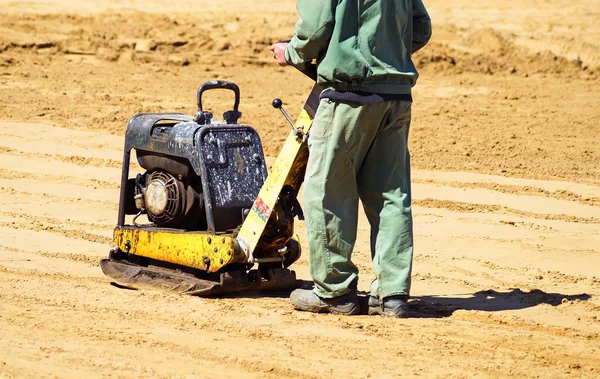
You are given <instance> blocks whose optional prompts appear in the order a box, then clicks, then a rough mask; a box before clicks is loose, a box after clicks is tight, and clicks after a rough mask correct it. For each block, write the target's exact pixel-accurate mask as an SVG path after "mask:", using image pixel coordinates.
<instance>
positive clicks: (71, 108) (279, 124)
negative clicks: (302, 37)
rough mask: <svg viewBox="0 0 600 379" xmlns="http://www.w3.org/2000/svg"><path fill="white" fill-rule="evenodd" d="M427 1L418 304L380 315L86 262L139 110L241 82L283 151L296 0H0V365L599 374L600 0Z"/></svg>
mask: <svg viewBox="0 0 600 379" xmlns="http://www.w3.org/2000/svg"><path fill="white" fill-rule="evenodd" d="M425 3H426V5H427V6H428V8H429V9H430V12H431V15H432V18H433V19H434V23H435V31H434V38H433V40H432V42H431V44H430V45H429V46H428V47H427V48H426V49H424V51H422V52H419V53H418V54H417V55H416V56H415V61H416V62H417V63H418V65H419V68H420V71H421V74H422V77H421V79H420V82H419V85H418V87H417V88H416V89H415V94H414V95H415V105H414V108H413V114H414V117H413V120H414V123H413V126H412V129H411V142H410V143H411V149H412V154H413V162H414V168H415V172H414V184H413V193H414V197H415V201H414V214H415V233H416V244H417V249H416V253H415V264H414V286H413V298H412V300H411V302H410V307H411V312H412V314H413V315H414V317H413V318H411V319H407V320H389V319H381V318H376V317H368V316H357V317H339V316H333V315H314V314H305V313H300V312H295V311H293V310H292V308H291V306H290V305H289V303H288V299H287V298H285V297H277V296H275V297H256V296H247V297H240V298H234V299H231V298H230V299H199V298H191V297H182V296H178V295H173V294H167V293H156V292H141V291H128V290H123V289H119V288H116V287H113V286H111V285H110V284H109V280H108V279H107V278H106V277H104V276H103V275H102V273H101V271H100V269H99V267H98V260H99V259H100V258H103V257H105V256H106V255H107V253H108V250H109V249H110V247H111V234H112V228H113V227H114V224H115V221H116V212H117V198H118V189H119V185H118V182H119V173H120V167H119V165H120V159H121V154H122V151H121V148H122V145H123V137H122V135H123V131H124V129H125V124H126V122H127V120H128V119H129V117H131V116H132V115H133V114H135V113H138V112H162V111H181V112H186V113H189V114H191V113H193V112H194V111H195V109H194V96H195V90H196V87H197V86H198V85H199V84H200V83H202V82H204V81H206V80H210V79H213V78H221V79H228V80H233V81H235V82H237V83H238V84H239V85H240V87H241V88H242V95H243V100H242V105H241V110H242V112H243V113H244V117H243V119H242V120H243V121H244V122H246V123H249V124H251V125H253V126H255V127H256V128H257V129H258V130H259V132H260V133H261V135H262V138H263V143H264V145H265V150H266V152H267V153H268V154H269V155H276V153H277V151H278V149H279V147H280V145H281V143H282V141H283V139H284V138H285V136H286V135H287V133H288V126H287V125H286V124H285V122H284V120H283V119H282V117H281V116H280V115H279V114H278V112H276V111H275V110H273V109H272V108H271V107H270V105H269V104H270V101H271V100H272V98H273V97H276V96H277V97H281V98H282V99H283V100H284V102H285V103H286V105H287V108H288V111H289V112H290V113H292V114H297V112H298V111H299V109H300V106H301V104H302V103H303V101H304V98H305V96H306V94H307V91H308V89H309V88H310V83H309V81H308V80H307V79H305V78H303V77H302V76H301V75H300V74H298V73H296V72H294V71H293V70H291V69H280V68H278V67H276V66H274V64H273V63H272V62H271V54H270V53H269V51H268V46H269V45H270V43H271V42H273V41H277V40H280V39H284V38H286V37H287V36H288V35H289V34H290V33H291V32H292V26H293V23H294V21H295V17H296V15H295V10H294V1H292V0H282V1H279V2H276V3H274V2H267V1H241V0H225V1H189V0H187V1H178V2H171V1H164V0H146V1H98V0H93V1H85V2H76V1H72V0H66V1H57V0H54V1H53V0H48V1H43V2H42V1H23V2H14V1H1V0H0V9H1V10H0V19H1V20H2V22H1V23H0V189H1V190H2V192H3V194H4V196H2V197H0V236H1V237H0V330H1V332H0V377H8V378H12V377H18V378H20V377H36V378H37V377H140V376H141V377H263V378H271V377H272V378H275V377H306V378H312V377H314V378H317V377H318V378H321V377H356V378H363V377H373V378H380V377H395V376H400V375H406V376H414V375H422V376H452V377H472V376H480V377H506V376H517V377H567V376H568V377H572V376H575V377H598V375H599V373H598V372H599V371H600V319H599V317H600V168H599V167H600V166H598V161H599V160H600V129H599V125H600V110H599V106H600V69H599V67H598V63H599V62H600V44H599V42H598V41H600V13H599V9H600V2H599V1H597V0H590V1H583V2H572V1H566V0H557V1H549V0H532V1H528V2H523V1H516V0H507V1H504V2H500V3H498V2H495V1H488V0H485V1H478V2H473V1H467V0H453V1H441V0H429V1H426V2H425ZM523 3H525V4H523ZM228 101H229V99H228V97H227V94H226V93H225V94H221V93H217V94H215V95H214V97H213V98H212V104H213V105H214V108H216V109H223V110H225V109H224V108H225V107H227V106H228V104H227V102H228ZM361 217H362V218H361V221H360V231H359V242H358V244H357V247H356V252H355V261H356V262H357V264H358V266H359V267H360V269H361V282H360V289H361V290H367V289H368V284H369V282H370V279H371V275H372V271H371V267H370V262H369V253H368V241H367V239H368V234H369V233H368V225H367V222H366V219H364V216H361ZM298 228H299V233H300V235H304V232H305V231H304V225H303V224H302V223H299V225H298ZM304 249H305V251H308V248H307V246H304ZM295 267H296V270H297V272H298V275H299V276H300V277H302V278H305V279H309V275H308V267H307V259H306V255H305V256H304V257H303V258H302V259H301V260H300V261H299V262H298V263H297V264H296V265H295Z"/></svg>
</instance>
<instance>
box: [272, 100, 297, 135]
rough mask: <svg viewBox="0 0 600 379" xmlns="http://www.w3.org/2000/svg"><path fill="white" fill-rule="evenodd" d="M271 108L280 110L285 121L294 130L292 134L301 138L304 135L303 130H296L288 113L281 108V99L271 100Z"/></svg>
mask: <svg viewBox="0 0 600 379" xmlns="http://www.w3.org/2000/svg"><path fill="white" fill-rule="evenodd" d="M273 108H275V109H279V110H280V111H281V113H282V114H283V117H285V119H286V120H287V122H289V123H290V125H291V126H292V130H293V131H294V134H295V135H296V137H298V138H302V137H303V136H304V132H303V131H302V130H298V128H296V124H294V121H292V118H291V117H290V115H289V114H288V113H287V112H286V111H285V109H283V102H282V101H281V99H275V100H273Z"/></svg>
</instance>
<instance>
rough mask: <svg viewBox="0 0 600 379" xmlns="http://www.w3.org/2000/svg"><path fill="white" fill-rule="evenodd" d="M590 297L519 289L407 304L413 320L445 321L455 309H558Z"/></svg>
mask: <svg viewBox="0 0 600 379" xmlns="http://www.w3.org/2000/svg"><path fill="white" fill-rule="evenodd" d="M591 297H592V296H591V295H589V294H586V293H583V294H579V295H565V294H561V293H547V292H544V291H542V290H539V289H534V290H531V291H529V292H525V291H522V290H521V289H519V288H514V289H511V290H510V291H507V292H498V291H494V290H485V291H479V292H475V293H474V294H472V295H471V296H467V297H463V296H456V297H453V296H452V295H450V296H417V297H412V298H411V300H410V301H409V303H408V304H409V308H410V310H411V317H416V318H445V317H450V316H451V315H452V314H453V313H454V312H455V311H457V310H467V311H485V312H498V311H506V310H517V309H524V308H529V307H534V306H536V305H539V304H548V305H552V306H557V305H560V304H562V303H563V302H565V301H573V300H581V301H587V300H589V299H591Z"/></svg>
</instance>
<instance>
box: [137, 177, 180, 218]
mask: <svg viewBox="0 0 600 379" xmlns="http://www.w3.org/2000/svg"><path fill="white" fill-rule="evenodd" d="M182 187H183V184H182V183H181V182H180V181H179V180H177V178H175V177H174V176H173V175H171V174H169V173H168V172H164V171H154V172H152V173H150V174H148V176H147V178H146V188H145V191H144V202H145V204H146V211H147V213H148V219H149V220H150V221H152V222H154V223H155V224H157V225H167V224H170V223H172V222H173V221H174V220H175V219H176V218H177V217H179V216H180V215H181V212H182V207H183V204H182V201H183V196H182V193H183V188H182Z"/></svg>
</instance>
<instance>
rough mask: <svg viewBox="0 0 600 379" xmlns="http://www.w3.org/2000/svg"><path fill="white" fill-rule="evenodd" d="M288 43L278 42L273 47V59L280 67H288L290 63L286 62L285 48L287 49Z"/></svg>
mask: <svg viewBox="0 0 600 379" xmlns="http://www.w3.org/2000/svg"><path fill="white" fill-rule="evenodd" d="M287 45H288V43H287V42H278V43H274V44H272V45H271V51H272V52H273V58H275V60H276V61H277V64H279V65H280V66H287V65H288V63H287V61H286V60H285V48H286V47H287Z"/></svg>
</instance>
